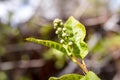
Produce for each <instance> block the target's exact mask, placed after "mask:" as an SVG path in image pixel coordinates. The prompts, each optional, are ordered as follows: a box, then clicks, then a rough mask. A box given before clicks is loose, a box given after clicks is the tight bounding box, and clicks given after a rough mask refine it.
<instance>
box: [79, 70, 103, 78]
mask: <svg viewBox="0 0 120 80" xmlns="http://www.w3.org/2000/svg"><path fill="white" fill-rule="evenodd" d="M80 80H101V79H100V78H99V77H98V76H97V75H96V74H95V73H93V72H92V71H89V72H88V73H87V74H86V75H85V76H84V77H82V78H81V79H80Z"/></svg>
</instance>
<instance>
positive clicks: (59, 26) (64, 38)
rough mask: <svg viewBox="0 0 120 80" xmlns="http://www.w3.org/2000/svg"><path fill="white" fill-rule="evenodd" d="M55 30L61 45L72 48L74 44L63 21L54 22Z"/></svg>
mask: <svg viewBox="0 0 120 80" xmlns="http://www.w3.org/2000/svg"><path fill="white" fill-rule="evenodd" d="M54 29H56V32H55V33H56V34H57V35H58V38H60V43H62V44H67V45H70V46H71V45H72V44H73V42H72V41H71V40H69V37H70V35H69V34H68V33H67V31H66V30H67V29H66V28H65V27H64V25H63V22H62V20H60V19H55V20H54Z"/></svg>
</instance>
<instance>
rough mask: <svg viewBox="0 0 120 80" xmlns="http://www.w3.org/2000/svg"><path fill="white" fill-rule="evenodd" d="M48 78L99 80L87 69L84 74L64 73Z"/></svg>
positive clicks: (57, 79) (50, 79) (58, 79)
mask: <svg viewBox="0 0 120 80" xmlns="http://www.w3.org/2000/svg"><path fill="white" fill-rule="evenodd" d="M49 80H101V79H100V78H99V77H98V76H97V75H96V74H95V73H93V72H92V71H89V72H88V73H87V74H86V75H85V76H82V75H79V74H66V75H63V76H61V77H59V78H56V77H50V78H49Z"/></svg>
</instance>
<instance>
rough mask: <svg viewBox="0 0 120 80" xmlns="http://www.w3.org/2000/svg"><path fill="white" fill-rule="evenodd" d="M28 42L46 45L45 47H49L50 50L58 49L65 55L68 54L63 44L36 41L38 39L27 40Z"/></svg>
mask: <svg viewBox="0 0 120 80" xmlns="http://www.w3.org/2000/svg"><path fill="white" fill-rule="evenodd" d="M26 40H27V41H30V42H33V43H37V44H41V45H44V46H47V47H50V48H54V49H57V50H59V51H61V52H63V53H66V50H65V48H64V47H63V46H62V45H61V44H59V43H57V42H54V41H49V40H40V39H36V38H26Z"/></svg>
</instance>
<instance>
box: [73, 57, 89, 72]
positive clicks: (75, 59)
mask: <svg viewBox="0 0 120 80" xmlns="http://www.w3.org/2000/svg"><path fill="white" fill-rule="evenodd" d="M72 60H73V61H74V62H75V63H76V64H77V65H78V66H79V67H80V68H81V69H82V70H83V72H84V73H85V74H86V73H87V72H88V69H87V67H86V65H85V62H84V60H82V63H80V62H79V60H78V59H77V58H76V57H72Z"/></svg>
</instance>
